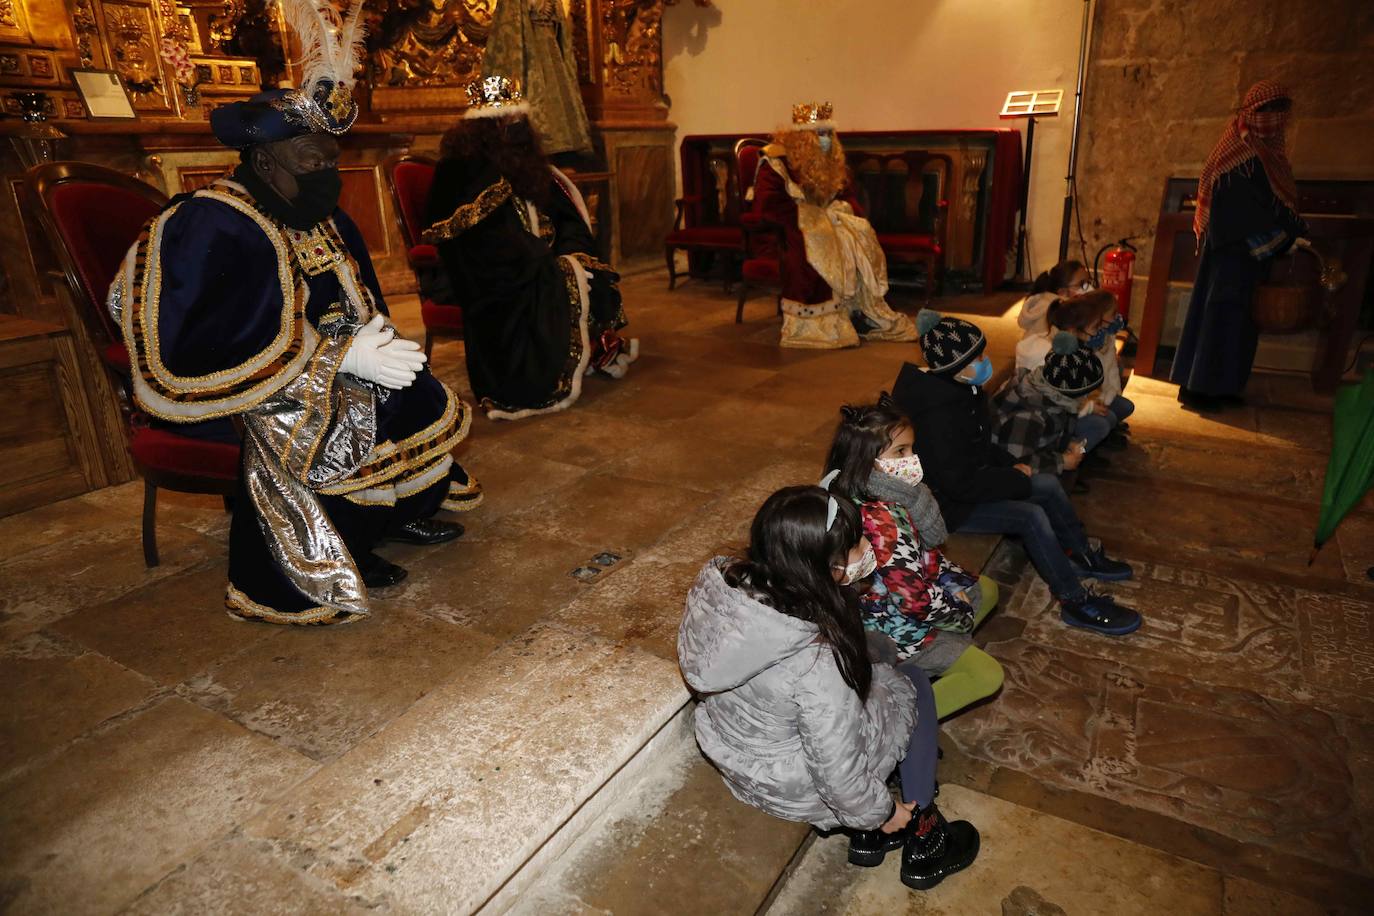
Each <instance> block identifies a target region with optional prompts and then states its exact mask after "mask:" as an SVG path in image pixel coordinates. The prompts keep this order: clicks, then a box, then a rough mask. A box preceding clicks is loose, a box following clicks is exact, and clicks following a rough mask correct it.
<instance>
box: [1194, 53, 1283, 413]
mask: <svg viewBox="0 0 1374 916" xmlns="http://www.w3.org/2000/svg"><path fill="white" fill-rule="evenodd" d="M1291 109H1292V101H1291V97H1290V95H1289V92H1288V90H1287V89H1285V88H1284V87H1283V86H1281V85H1280V84H1278V83H1276V82H1274V81H1272V80H1262V81H1260V82H1258V83H1256V84H1255V85H1254V86H1252V87H1251V88H1250V91H1249V92H1247V93H1246V95H1245V100H1244V101H1243V102H1242V104H1241V107H1240V108H1239V109H1238V110H1237V112H1236V116H1235V118H1233V119H1232V120H1231V122H1230V123H1229V124H1227V126H1226V130H1225V132H1224V133H1223V134H1222V137H1221V140H1219V141H1218V142H1217V145H1216V147H1215V148H1214V149H1213V150H1212V154H1211V155H1210V156H1209V157H1208V158H1207V164H1206V165H1205V166H1204V167H1203V170H1202V176H1201V177H1200V178H1199V179H1198V196H1197V212H1196V213H1195V214H1194V216H1193V231H1194V232H1195V233H1196V235H1197V238H1198V245H1199V247H1200V248H1201V251H1202V260H1201V261H1200V262H1199V264H1198V271H1197V280H1196V282H1195V283H1194V285H1193V295H1192V299H1191V300H1190V301H1189V303H1188V317H1187V319H1186V321H1185V323H1184V326H1183V336H1182V337H1181V338H1180V339H1179V342H1178V352H1177V354H1176V355H1175V356H1174V365H1173V369H1172V370H1171V371H1170V373H1169V380H1170V381H1172V382H1175V383H1177V384H1178V385H1179V390H1178V399H1179V400H1180V401H1182V402H1183V403H1184V404H1185V405H1186V406H1189V407H1193V408H1197V409H1201V410H1214V409H1217V408H1219V407H1221V406H1222V405H1224V404H1228V403H1231V404H1235V403H1240V402H1241V399H1242V396H1243V395H1244V393H1245V385H1246V383H1247V382H1248V381H1249V380H1250V370H1251V368H1252V366H1253V364H1254V361H1255V349H1256V347H1257V346H1258V345H1259V329H1258V328H1257V327H1256V326H1255V321H1254V318H1253V317H1252V316H1251V305H1252V303H1253V301H1254V298H1255V289H1256V287H1258V286H1259V284H1260V283H1261V282H1263V281H1264V279H1265V278H1266V277H1268V275H1269V270H1270V267H1271V266H1272V264H1273V259H1274V258H1275V257H1277V256H1279V255H1282V254H1284V253H1285V252H1287V251H1288V250H1289V249H1290V248H1291V247H1292V246H1293V244H1294V243H1295V242H1297V241H1298V240H1299V237H1300V236H1301V235H1302V234H1303V233H1304V232H1306V231H1307V225H1306V223H1304V222H1303V220H1302V218H1301V217H1300V216H1298V188H1297V182H1296V181H1294V179H1293V168H1292V166H1291V165H1290V164H1289V162H1288V155H1287V151H1286V147H1285V133H1286V129H1287V123H1288V118H1289V115H1290V112H1291Z"/></svg>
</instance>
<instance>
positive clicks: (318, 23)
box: [110, 0, 481, 624]
mask: <svg viewBox="0 0 1374 916" xmlns="http://www.w3.org/2000/svg"><path fill="white" fill-rule="evenodd" d="M361 8H362V4H361V3H356V4H354V6H353V9H352V10H351V12H350V15H349V16H348V17H346V18H341V19H339V20H337V21H340V22H342V23H343V25H342V27H341V28H338V29H335V28H334V27H333V26H332V25H331V24H330V23H329V22H328V21H327V20H326V19H325V17H324V16H322V15H321V14H320V12H319V10H318V9H317V8H316V7H315V5H314V4H313V3H312V2H310V0H290V2H288V3H286V4H285V12H286V14H287V20H288V23H289V24H290V25H291V26H292V28H293V29H294V30H295V31H296V32H297V33H298V35H299V37H300V39H301V43H302V47H303V48H304V52H303V57H304V59H305V61H306V67H305V79H304V80H303V86H302V88H301V89H292V90H274V91H270V92H264V93H262V94H260V95H258V96H255V97H253V98H252V99H249V100H247V101H243V102H235V103H232V104H229V105H224V106H221V107H219V108H217V109H215V110H214V111H213V112H212V113H211V119H210V123H211V127H212V129H213V130H214V133H215V136H216V137H217V138H218V139H219V140H220V142H222V143H224V144H225V145H226V146H229V147H232V148H234V149H237V150H239V151H240V158H241V160H242V162H241V164H240V165H239V166H238V167H237V168H236V169H235V170H234V171H233V172H232V173H231V174H230V175H228V176H226V177H225V178H222V179H220V180H218V181H216V182H214V183H213V184H212V185H210V186H209V187H208V188H205V189H203V190H200V191H197V192H195V193H193V194H182V195H178V196H177V197H176V198H174V199H173V200H172V201H171V202H170V203H169V205H168V206H167V208H166V209H164V210H163V211H162V212H161V213H160V214H159V215H158V216H156V217H155V218H154V219H153V220H152V221H151V222H150V223H149V224H148V225H147V226H146V227H145V228H144V230H143V232H142V234H141V235H140V237H139V239H138V241H137V242H136V243H135V244H134V245H133V247H132V248H131V249H130V250H129V253H128V255H127V256H126V257H125V260H124V264H123V266H122V268H121V270H120V272H119V274H118V276H117V277H116V279H115V281H114V283H113V285H112V286H111V289H110V308H111V310H112V311H113V312H114V313H115V314H116V317H117V318H118V320H119V321H120V324H121V327H122V329H123V335H124V341H125V344H126V346H127V347H128V349H129V352H130V353H131V354H132V356H133V373H132V375H133V391H134V396H135V399H136V400H137V402H138V405H139V406H140V407H141V408H142V409H143V410H145V411H146V412H147V413H148V414H150V415H151V417H152V418H153V419H154V422H160V423H174V424H177V425H178V426H179V427H180V428H181V429H182V431H183V432H186V433H188V434H191V435H223V434H224V430H225V427H226V418H237V419H238V421H239V425H240V426H241V428H242V432H243V464H242V474H241V483H240V487H239V493H238V497H237V500H236V502H235V510H234V518H233V522H232V526H231V529H230V539H229V587H228V592H227V596H226V604H227V606H228V609H229V612H230V614H231V615H233V616H236V617H240V618H244V619H256V620H264V621H268V622H272V623H287V624H322V623H340V622H348V621H352V620H357V619H360V618H362V617H365V616H367V614H368V613H370V607H369V602H368V588H369V587H372V588H376V587H384V586H388V585H394V584H396V583H397V582H399V581H400V580H401V579H402V578H404V576H405V574H406V573H405V570H404V569H402V568H401V567H399V566H396V565H395V564H392V563H389V562H387V561H386V560H383V559H382V558H381V557H379V556H378V555H376V554H375V553H373V547H374V546H376V545H377V544H378V543H379V542H380V541H382V540H383V539H387V538H390V539H395V540H402V541H407V542H410V543H421V544H434V543H440V542H443V541H447V540H451V539H453V538H455V537H458V536H459V535H460V534H462V526H460V525H458V524H456V523H454V522H446V521H441V520H439V519H437V518H434V517H433V516H434V515H435V513H437V512H438V511H439V510H440V509H449V510H459V511H461V510H464V509H469V508H472V507H474V506H475V505H476V504H477V503H478V502H479V501H480V499H481V493H480V489H479V487H478V485H477V483H476V481H474V480H472V479H471V478H469V477H468V475H467V474H466V473H465V472H464V471H463V469H462V467H460V466H459V465H458V464H457V463H456V462H455V461H454V460H453V457H452V455H451V454H450V452H451V451H452V449H453V448H454V447H455V446H456V445H457V444H458V443H459V442H460V441H462V439H463V438H465V437H466V435H467V432H468V427H469V421H470V414H469V410H468V407H467V405H466V404H464V403H463V402H462V401H461V400H460V399H459V398H458V397H457V396H455V395H454V393H453V392H452V391H450V390H449V389H448V388H447V387H446V386H445V385H443V384H442V383H441V382H439V381H438V379H436V378H435V377H434V376H433V375H431V374H430V373H429V371H428V370H427V369H426V367H425V357H424V354H423V353H421V352H420V349H419V346H418V344H415V343H414V342H411V341H407V340H404V339H402V338H400V337H398V336H396V332H395V329H394V328H392V327H391V325H390V322H389V320H388V317H387V316H388V313H387V309H386V304H385V302H384V301H383V298H382V294H381V289H380V287H379V285H378V283H377V277H376V274H375V272H374V271H373V268H372V262H371V259H370V258H369V257H368V253H367V247H366V245H365V243H364V242H363V238H362V235H361V233H360V232H359V231H358V227H357V225H356V224H354V222H353V221H352V220H351V219H350V218H349V217H348V215H347V214H346V213H344V212H343V211H342V210H340V209H338V199H339V193H340V189H341V181H340V176H339V171H338V156H339V145H338V141H337V139H336V137H337V136H339V135H341V134H343V133H344V132H345V131H346V130H347V129H348V128H349V127H350V126H351V125H352V123H353V121H354V120H355V119H356V117H357V105H356V103H355V102H354V100H353V96H352V78H353V72H354V69H355V64H356V62H357V61H356V48H357V47H361V45H360V44H357V42H360V40H361V37H362V34H361V21H360V19H359V17H358V13H359V11H360V10H361Z"/></svg>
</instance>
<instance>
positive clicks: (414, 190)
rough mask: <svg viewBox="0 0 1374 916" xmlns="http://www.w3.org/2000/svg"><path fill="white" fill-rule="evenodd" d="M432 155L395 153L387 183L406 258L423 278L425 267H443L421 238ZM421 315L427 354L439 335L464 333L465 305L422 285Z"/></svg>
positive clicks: (431, 180) (388, 164)
mask: <svg viewBox="0 0 1374 916" xmlns="http://www.w3.org/2000/svg"><path fill="white" fill-rule="evenodd" d="M434 167H435V162H434V160H433V159H429V158H426V157H424V156H411V155H405V156H392V157H391V158H390V159H388V160H387V161H386V165H385V168H384V171H385V172H386V183H387V185H389V186H390V188H391V201H392V203H393V204H394V205H395V207H396V222H397V224H398V225H399V227H400V230H401V239H402V240H403V241H404V242H405V245H406V260H407V261H409V262H410V269H411V270H413V271H415V279H416V281H417V282H419V280H420V275H421V273H423V272H425V271H440V270H443V269H444V265H443V262H441V261H440V260H439V250H438V249H437V248H435V247H434V246H433V245H426V244H424V243H423V242H422V241H421V240H420V235H421V234H422V233H423V232H424V231H425V228H426V224H425V203H426V201H427V200H428V199H429V189H430V186H431V185H433V184H434ZM420 318H421V320H423V321H424V323H425V355H426V356H428V355H429V354H430V351H431V350H433V349H434V338H436V337H458V338H461V337H462V336H463V309H462V307H461V306H459V305H458V304H457V303H455V302H437V301H435V300H434V299H432V298H429V297H428V296H426V295H425V289H424V286H423V285H421V287H420Z"/></svg>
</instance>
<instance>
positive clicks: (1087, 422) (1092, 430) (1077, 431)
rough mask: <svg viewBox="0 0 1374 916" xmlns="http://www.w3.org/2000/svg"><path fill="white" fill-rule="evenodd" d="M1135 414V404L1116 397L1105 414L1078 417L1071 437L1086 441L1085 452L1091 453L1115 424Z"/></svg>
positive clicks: (1118, 396)
mask: <svg viewBox="0 0 1374 916" xmlns="http://www.w3.org/2000/svg"><path fill="white" fill-rule="evenodd" d="M1133 413H1135V404H1133V403H1131V402H1130V401H1128V400H1126V399H1125V398H1123V397H1122V396H1121V395H1117V396H1116V397H1115V398H1114V399H1113V400H1112V402H1111V403H1110V404H1108V405H1107V414H1106V416H1103V415H1101V414H1096V413H1090V414H1087V415H1086V416H1082V417H1079V418H1078V419H1077V420H1076V421H1075V422H1074V426H1073V437H1074V438H1075V439H1086V440H1087V442H1086V443H1085V446H1086V449H1087V451H1090V452H1091V451H1092V450H1093V449H1095V448H1096V447H1097V446H1098V445H1099V444H1101V442H1102V440H1103V439H1105V438H1107V434H1108V433H1110V432H1111V431H1112V430H1113V429H1115V428H1116V424H1118V423H1120V422H1121V421H1122V420H1124V419H1126V418H1127V417H1129V416H1130V415H1131V414H1133Z"/></svg>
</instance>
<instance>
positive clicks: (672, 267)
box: [663, 245, 677, 292]
mask: <svg viewBox="0 0 1374 916" xmlns="http://www.w3.org/2000/svg"><path fill="white" fill-rule="evenodd" d="M663 253H664V259H665V260H666V261H667V262H668V292H672V291H673V287H675V286H677V249H676V248H674V247H673V246H671V245H667V246H665V247H664V250H663Z"/></svg>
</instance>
